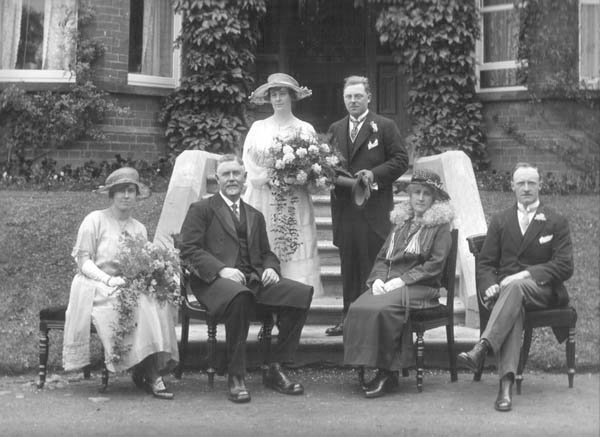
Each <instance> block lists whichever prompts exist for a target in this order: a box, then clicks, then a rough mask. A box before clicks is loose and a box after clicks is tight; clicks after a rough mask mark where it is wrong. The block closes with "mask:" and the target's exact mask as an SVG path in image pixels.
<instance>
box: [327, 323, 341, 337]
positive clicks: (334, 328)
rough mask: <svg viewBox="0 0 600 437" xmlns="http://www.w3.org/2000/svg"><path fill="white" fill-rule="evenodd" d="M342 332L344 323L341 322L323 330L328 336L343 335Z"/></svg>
mask: <svg viewBox="0 0 600 437" xmlns="http://www.w3.org/2000/svg"><path fill="white" fill-rule="evenodd" d="M343 334H344V324H343V323H338V324H337V325H335V326H332V327H331V328H327V329H326V330H325V335H329V336H330V337H333V336H336V335H343Z"/></svg>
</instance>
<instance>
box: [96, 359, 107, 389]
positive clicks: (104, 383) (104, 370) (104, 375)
mask: <svg viewBox="0 0 600 437" xmlns="http://www.w3.org/2000/svg"><path fill="white" fill-rule="evenodd" d="M102 356H104V350H102ZM107 389H108V368H107V367H106V360H102V385H101V386H100V389H99V390H98V391H99V392H100V393H105V392H106V390H107Z"/></svg>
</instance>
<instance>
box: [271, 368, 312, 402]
mask: <svg viewBox="0 0 600 437" xmlns="http://www.w3.org/2000/svg"><path fill="white" fill-rule="evenodd" d="M263 382H264V384H265V386H266V387H268V388H270V389H273V390H275V391H278V392H279V393H283V394H286V395H301V394H302V393H304V387H302V384H300V383H297V382H292V381H290V380H289V379H288V377H287V376H286V375H285V373H283V371H282V370H281V365H279V364H271V365H270V366H269V371H268V372H267V375H266V377H265V380H264V381H263Z"/></svg>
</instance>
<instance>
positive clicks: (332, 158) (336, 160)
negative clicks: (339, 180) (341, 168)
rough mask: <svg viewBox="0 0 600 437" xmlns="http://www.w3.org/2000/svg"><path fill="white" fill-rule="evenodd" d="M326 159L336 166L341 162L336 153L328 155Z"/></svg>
mask: <svg viewBox="0 0 600 437" xmlns="http://www.w3.org/2000/svg"><path fill="white" fill-rule="evenodd" d="M325 161H326V162H327V164H329V166H331V167H334V166H336V165H338V164H339V163H340V160H339V158H338V157H337V156H335V155H333V156H328V157H326V158H325Z"/></svg>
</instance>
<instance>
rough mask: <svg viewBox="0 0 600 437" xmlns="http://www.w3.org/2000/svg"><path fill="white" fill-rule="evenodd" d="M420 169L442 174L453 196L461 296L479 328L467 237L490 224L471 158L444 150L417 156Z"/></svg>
mask: <svg viewBox="0 0 600 437" xmlns="http://www.w3.org/2000/svg"><path fill="white" fill-rule="evenodd" d="M419 169H429V170H432V171H435V172H436V173H437V174H439V175H440V177H441V178H442V182H443V183H444V186H445V187H446V191H447V192H448V194H449V195H450V198H451V201H452V205H453V206H454V210H455V212H456V218H455V220H454V227H455V228H457V229H458V260H457V270H458V273H459V281H458V290H457V295H458V296H459V297H460V298H461V300H462V302H463V304H464V305H465V309H466V314H465V323H466V325H467V326H469V327H472V328H477V327H479V311H478V308H477V294H476V293H477V289H476V287H475V258H474V257H473V255H472V254H471V252H470V251H469V246H468V244H467V240H466V238H467V237H468V236H470V235H475V234H482V233H486V232H487V224H486V222H485V216H484V213H483V207H482V205H481V199H480V197H479V190H478V189H477V182H476V180H475V173H474V172H473V166H472V164H471V160H470V159H469V157H468V156H467V155H466V154H465V153H464V152H461V151H450V152H444V153H442V154H439V155H435V156H427V157H423V158H419V159H417V160H416V161H415V163H414V170H419Z"/></svg>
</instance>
